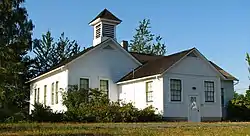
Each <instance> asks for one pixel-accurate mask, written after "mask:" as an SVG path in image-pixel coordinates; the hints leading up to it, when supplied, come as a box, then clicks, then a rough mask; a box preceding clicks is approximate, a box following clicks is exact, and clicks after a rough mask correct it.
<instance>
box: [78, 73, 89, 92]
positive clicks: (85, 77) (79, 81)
mask: <svg viewBox="0 0 250 136" xmlns="http://www.w3.org/2000/svg"><path fill="white" fill-rule="evenodd" d="M81 78H84V79H88V80H89V88H90V86H91V84H90V83H91V81H90V77H87V76H83V77H80V78H79V80H78V88H79V89H80V84H81Z"/></svg>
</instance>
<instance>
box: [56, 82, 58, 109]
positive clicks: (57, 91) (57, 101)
mask: <svg viewBox="0 0 250 136" xmlns="http://www.w3.org/2000/svg"><path fill="white" fill-rule="evenodd" d="M58 83H59V82H58V81H56V104H58Z"/></svg>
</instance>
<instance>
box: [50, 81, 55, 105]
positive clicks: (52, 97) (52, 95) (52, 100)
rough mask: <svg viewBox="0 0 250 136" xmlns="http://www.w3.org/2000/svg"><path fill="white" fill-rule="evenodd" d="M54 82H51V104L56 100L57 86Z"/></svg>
mask: <svg viewBox="0 0 250 136" xmlns="http://www.w3.org/2000/svg"><path fill="white" fill-rule="evenodd" d="M54 85H55V84H54V82H53V83H51V105H54V100H55V98H54V97H55V93H54V91H55V87H54Z"/></svg>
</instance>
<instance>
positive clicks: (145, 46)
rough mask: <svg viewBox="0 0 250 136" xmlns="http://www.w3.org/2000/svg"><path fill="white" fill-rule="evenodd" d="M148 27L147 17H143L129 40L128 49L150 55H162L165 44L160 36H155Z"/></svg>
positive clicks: (164, 50)
mask: <svg viewBox="0 0 250 136" xmlns="http://www.w3.org/2000/svg"><path fill="white" fill-rule="evenodd" d="M150 29H151V27H150V20H149V19H143V20H142V21H140V22H139V27H138V28H136V34H135V35H134V36H133V40H131V41H130V42H131V43H130V51H132V52H138V53H145V54H151V55H164V54H165V53H166V46H165V44H164V43H161V40H162V37H161V36H155V35H154V34H152V32H151V31H150ZM154 40H155V42H154Z"/></svg>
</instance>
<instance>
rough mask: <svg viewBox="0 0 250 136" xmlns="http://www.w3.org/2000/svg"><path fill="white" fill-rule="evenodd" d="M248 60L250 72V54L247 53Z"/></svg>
mask: <svg viewBox="0 0 250 136" xmlns="http://www.w3.org/2000/svg"><path fill="white" fill-rule="evenodd" d="M246 61H247V63H248V71H249V72H250V55H249V54H248V53H247V57H246Z"/></svg>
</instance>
